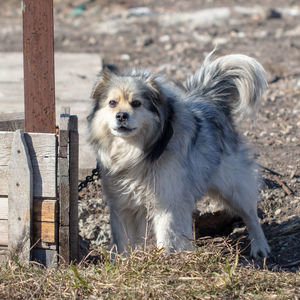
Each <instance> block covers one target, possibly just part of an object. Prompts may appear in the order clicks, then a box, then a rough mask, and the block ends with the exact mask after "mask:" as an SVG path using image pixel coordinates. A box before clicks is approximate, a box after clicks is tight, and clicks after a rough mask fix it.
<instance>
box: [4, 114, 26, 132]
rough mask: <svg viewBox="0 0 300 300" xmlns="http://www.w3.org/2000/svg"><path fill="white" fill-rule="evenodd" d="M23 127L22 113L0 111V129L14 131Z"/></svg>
mask: <svg viewBox="0 0 300 300" xmlns="http://www.w3.org/2000/svg"><path fill="white" fill-rule="evenodd" d="M17 129H24V113H5V114H3V113H1V114H0V130H3V131H16V130H17Z"/></svg>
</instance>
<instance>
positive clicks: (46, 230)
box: [33, 221, 57, 246]
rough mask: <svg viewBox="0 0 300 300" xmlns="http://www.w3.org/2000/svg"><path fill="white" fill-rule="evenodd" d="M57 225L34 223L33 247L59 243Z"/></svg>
mask: <svg viewBox="0 0 300 300" xmlns="http://www.w3.org/2000/svg"><path fill="white" fill-rule="evenodd" d="M56 231H57V229H56V223H54V222H38V221H35V222H33V245H36V246H38V245H37V244H38V243H39V242H40V241H41V242H42V243H44V244H45V243H47V244H55V243H56V241H57V233H56Z"/></svg>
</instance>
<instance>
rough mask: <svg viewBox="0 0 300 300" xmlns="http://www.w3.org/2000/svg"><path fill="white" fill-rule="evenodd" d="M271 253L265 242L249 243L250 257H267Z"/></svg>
mask: <svg viewBox="0 0 300 300" xmlns="http://www.w3.org/2000/svg"><path fill="white" fill-rule="evenodd" d="M270 252H271V248H270V246H269V245H268V243H267V241H266V240H262V241H255V240H254V241H252V242H251V252H250V255H251V257H254V258H257V257H258V256H262V257H268V255H269V254H270Z"/></svg>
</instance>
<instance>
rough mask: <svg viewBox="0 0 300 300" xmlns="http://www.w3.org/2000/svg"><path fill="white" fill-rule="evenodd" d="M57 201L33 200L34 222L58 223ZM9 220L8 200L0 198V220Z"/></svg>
mask: <svg viewBox="0 0 300 300" xmlns="http://www.w3.org/2000/svg"><path fill="white" fill-rule="evenodd" d="M57 212H58V201H57V200H43V199H39V200H37V201H35V200H33V220H34V221H40V222H56V221H57V220H58V218H57V217H58V216H57ZM7 219H8V198H7V197H5V198H0V220H7Z"/></svg>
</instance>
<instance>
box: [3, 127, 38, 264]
mask: <svg viewBox="0 0 300 300" xmlns="http://www.w3.org/2000/svg"><path fill="white" fill-rule="evenodd" d="M32 207H33V170H32V165H31V160H30V156H29V150H28V148H27V144H26V141H25V136H24V132H23V131H21V130H17V131H16V132H15V133H14V139H13V142H12V147H11V156H10V161H9V165H8V250H9V251H10V253H11V255H12V257H17V258H18V260H19V261H20V262H22V263H26V262H29V260H30V248H31V235H32V218H31V215H32Z"/></svg>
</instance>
